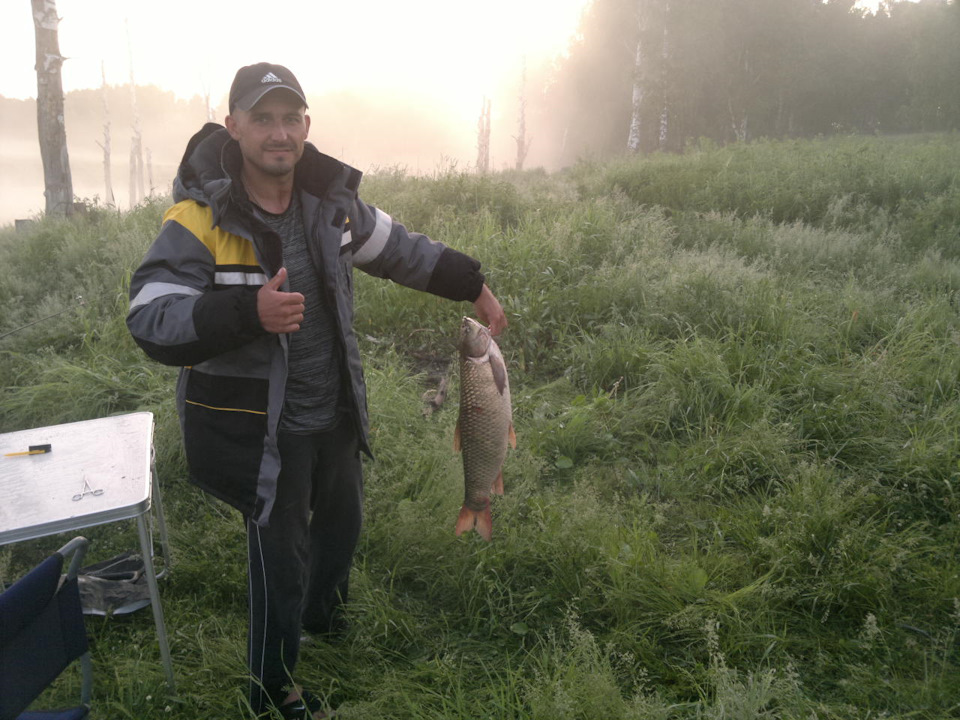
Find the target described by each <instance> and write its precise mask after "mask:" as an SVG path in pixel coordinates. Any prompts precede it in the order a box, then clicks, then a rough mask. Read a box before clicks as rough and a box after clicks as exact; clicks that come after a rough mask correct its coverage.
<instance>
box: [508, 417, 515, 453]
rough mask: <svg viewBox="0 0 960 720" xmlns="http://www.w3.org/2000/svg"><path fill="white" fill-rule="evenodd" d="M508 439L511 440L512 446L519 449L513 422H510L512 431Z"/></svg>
mask: <svg viewBox="0 0 960 720" xmlns="http://www.w3.org/2000/svg"><path fill="white" fill-rule="evenodd" d="M507 440H509V441H510V447H512V448H513V449H514V450H516V449H517V434H516V433H515V432H514V431H513V423H510V432H509V433H507Z"/></svg>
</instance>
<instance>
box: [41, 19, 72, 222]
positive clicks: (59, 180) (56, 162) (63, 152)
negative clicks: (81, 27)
mask: <svg viewBox="0 0 960 720" xmlns="http://www.w3.org/2000/svg"><path fill="white" fill-rule="evenodd" d="M30 1H31V6H32V9H33V27H34V30H35V33H36V40H37V62H36V66H35V69H36V71H37V130H38V132H39V136H40V158H41V160H42V161H43V182H44V191H43V194H44V197H45V198H46V214H47V215H61V216H67V215H72V214H73V178H72V177H71V175H70V157H69V155H68V154H67V131H66V127H65V125H64V122H63V81H62V79H61V77H60V68H61V66H62V65H63V60H64V58H63V56H62V55H61V54H60V40H59V37H58V35H57V26H58V25H59V24H60V18H59V17H57V4H56V2H55V0H30Z"/></svg>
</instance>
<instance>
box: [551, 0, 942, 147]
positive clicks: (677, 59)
mask: <svg viewBox="0 0 960 720" xmlns="http://www.w3.org/2000/svg"><path fill="white" fill-rule="evenodd" d="M958 37H960V4H958V3H957V2H956V1H955V0H921V1H920V2H905V1H903V2H884V3H882V5H881V7H880V9H879V11H878V12H876V13H871V12H869V11H866V10H863V9H858V8H857V7H856V6H855V0H826V1H823V2H821V0H594V2H593V3H592V4H591V5H590V6H589V8H588V9H587V11H586V12H585V13H584V16H583V18H582V21H581V25H580V29H579V33H578V36H577V38H576V39H575V41H574V42H573V43H572V45H571V47H570V49H569V52H568V54H567V56H566V57H565V58H564V59H563V60H562V61H561V62H560V63H558V65H557V67H556V71H555V73H554V75H553V82H552V83H551V84H550V85H549V86H548V87H547V88H546V89H545V90H544V93H543V96H542V98H541V104H540V105H541V107H540V109H541V112H543V113H544V115H545V116H549V117H552V118H563V120H564V122H562V123H560V124H559V126H557V130H556V132H557V133H558V135H557V137H554V138H552V142H554V143H556V145H557V146H558V147H560V148H561V152H562V154H563V156H564V157H563V160H564V162H565V163H569V162H573V161H575V160H576V159H578V158H580V157H583V156H585V155H600V156H606V155H611V154H617V153H622V152H624V151H625V150H626V149H628V145H629V149H632V150H636V151H640V152H651V151H656V150H662V151H669V152H676V151H681V150H683V148H684V147H685V146H686V145H687V144H688V143H690V142H691V141H692V140H699V139H701V138H708V139H709V140H711V141H714V142H717V143H728V142H735V141H749V140H752V139H757V138H764V137H765V138H791V137H812V136H817V135H826V134H833V133H846V132H861V133H906V132H943V131H949V130H955V129H957V128H958V127H960V83H958V82H957V78H958V77H960V42H958V41H957V38H958Z"/></svg>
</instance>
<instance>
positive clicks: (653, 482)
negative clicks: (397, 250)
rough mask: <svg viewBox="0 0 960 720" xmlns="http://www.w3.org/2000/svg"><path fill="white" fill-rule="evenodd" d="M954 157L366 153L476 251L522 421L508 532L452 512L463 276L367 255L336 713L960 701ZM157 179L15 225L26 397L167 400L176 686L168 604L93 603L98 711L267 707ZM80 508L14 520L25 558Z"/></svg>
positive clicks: (16, 370)
mask: <svg viewBox="0 0 960 720" xmlns="http://www.w3.org/2000/svg"><path fill="white" fill-rule="evenodd" d="M957 168H960V138H958V137H956V136H955V135H943V136H923V137H905V138H863V137H857V138H832V139H829V140H820V141H803V142H801V141H796V142H780V143H774V142H759V143H754V144H749V145H743V146H732V147H727V148H715V147H708V146H705V145H703V146H698V147H695V148H691V150H690V151H689V152H688V153H687V154H685V155H683V156H669V157H668V156H652V157H648V158H633V159H622V160H618V161H615V162H611V163H607V164H596V163H593V164H591V163H581V164H580V165H578V166H576V167H574V168H570V169H568V170H566V171H563V172H560V173H555V174H547V173H544V172H542V171H530V172H525V173H515V172H510V173H502V174H497V175H492V176H486V177H477V176H474V175H471V174H468V173H463V172H458V171H456V169H455V168H451V169H449V170H446V171H443V172H441V173H438V174H437V175H436V176H434V177H430V178H424V177H408V176H406V175H405V174H404V173H403V172H401V171H398V170H384V171H381V172H378V173H373V174H371V175H370V176H368V177H367V178H366V179H365V181H364V183H365V184H364V188H365V198H366V199H367V200H368V201H369V202H373V203H374V204H376V205H378V206H380V207H383V208H384V209H385V210H387V211H388V212H390V213H392V214H393V215H394V216H395V217H397V218H398V219H399V220H401V221H402V222H404V223H405V224H407V225H408V227H409V228H410V229H411V230H415V231H422V232H425V233H427V234H429V235H430V236H431V237H434V238H436V239H438V240H441V241H443V242H445V243H448V244H449V245H451V246H453V247H456V248H458V249H460V250H463V251H465V252H468V253H471V254H473V255H475V256H477V257H479V258H481V259H482V260H483V263H484V271H485V272H486V273H487V279H488V282H489V284H490V285H491V287H492V288H493V289H494V291H495V292H496V294H497V295H498V297H499V298H500V299H501V301H502V302H503V304H504V306H505V308H506V310H507V313H508V316H509V318H510V328H509V329H508V330H507V331H506V332H505V334H504V336H503V337H502V338H501V342H500V345H501V348H502V350H503V352H504V354H505V356H506V359H507V363H508V367H509V370H510V377H511V386H512V389H513V402H514V421H515V426H516V431H517V437H518V443H519V444H518V448H517V450H516V451H512V452H511V453H510V454H509V456H508V459H507V464H506V467H505V470H504V476H505V484H506V495H505V496H504V497H503V498H502V499H497V501H496V502H495V504H494V539H493V541H492V542H491V543H489V544H488V543H485V542H483V541H482V540H480V539H479V538H478V537H476V536H474V535H473V534H471V535H467V536H463V537H460V538H457V537H455V536H454V535H453V525H454V522H455V518H456V515H457V512H458V509H459V507H460V503H461V502H462V470H461V467H460V458H459V457H458V456H457V455H455V454H454V453H453V450H452V444H453V440H452V437H453V426H454V423H455V420H456V412H457V408H456V398H457V378H456V376H455V372H454V368H455V362H454V360H455V351H456V349H455V344H456V335H457V329H458V326H459V319H460V316H461V315H462V314H466V313H469V312H470V311H471V308H470V306H469V305H468V304H461V305H457V304H453V303H449V302H446V301H442V300H439V299H437V298H434V297H432V296H428V295H424V294H422V293H414V292H411V291H409V290H406V289H403V288H400V287H398V286H394V285H391V284H389V283H385V282H382V281H379V280H374V279H371V278H367V277H365V276H362V275H360V274H358V275H357V278H356V286H355V287H356V293H357V334H358V337H359V338H360V342H361V348H362V351H363V354H364V356H365V362H366V368H367V380H368V385H369V389H370V405H371V415H372V418H373V427H372V443H373V449H374V452H375V454H376V461H374V462H368V463H367V464H366V525H365V530H364V533H363V537H362V541H361V547H360V550H359V554H358V557H357V562H356V566H355V569H354V574H353V578H352V587H351V602H350V605H349V609H348V612H347V616H348V619H349V623H350V624H349V628H348V630H347V631H346V632H345V633H344V635H343V636H342V637H339V638H328V639H315V640H314V641H313V642H311V643H309V644H307V645H305V646H304V648H303V651H302V658H301V663H300V666H299V669H298V675H299V676H300V677H301V679H302V680H303V681H304V682H305V683H306V684H307V685H309V686H310V687H312V688H314V689H315V690H316V691H318V692H320V693H321V694H323V695H325V696H326V697H327V698H328V700H329V701H330V702H331V703H332V704H333V705H335V706H338V707H339V708H340V713H341V717H343V718H345V719H348V718H373V717H376V718H397V719H400V718H404V719H406V718H416V719H434V718H436V719H440V718H518V719H520V718H527V719H530V720H540V719H543V720H546V719H548V718H549V719H551V720H552V719H553V718H558V717H571V718H638V719H640V718H642V719H653V718H664V719H668V718H669V719H675V718H690V719H693V718H698V719H699V718H711V719H720V718H724V719H738V720H740V719H744V720H745V719H747V718H783V719H788V718H831V719H832V718H850V719H853V718H881V717H890V718H894V717H911V718H931V719H933V718H945V717H951V716H955V715H957V714H958V713H960V673H958V663H960V575H958V573H957V570H956V568H957V565H958V559H960V558H958V550H957V548H958V547H960V525H958V513H960V462H958V458H960V409H958V408H960V403H958V400H960V397H958V395H960V316H958V309H960V257H958V250H957V249H958V248H960V242H958V240H960V237H958V232H960V171H958V170H957ZM164 205H165V201H164V200H155V201H150V202H148V203H146V204H145V205H143V206H141V207H139V208H137V209H136V210H135V211H133V212H130V213H123V214H117V213H112V212H108V211H106V210H103V209H98V208H93V209H92V210H91V211H90V212H89V213H87V214H85V215H83V216H80V217H78V218H74V219H72V220H70V221H51V220H42V221H39V222H37V223H36V224H35V225H34V226H33V227H32V228H30V229H29V230H28V231H27V232H25V233H16V232H14V231H13V230H12V229H4V230H2V231H0V308H2V310H0V393H2V407H0V431H11V430H15V429H20V428H24V427H32V426H39V425H47V424H53V423H59V422H67V421H72V420H80V419H84V418H89V417H96V416H103V415H108V414H111V413H121V412H131V411H137V410H148V411H151V412H153V413H154V414H155V416H156V423H157V425H156V439H155V444H156V448H157V452H158V469H159V474H160V480H161V485H162V493H163V500H164V503H165V508H166V512H167V521H168V525H169V527H170V531H171V538H172V545H173V553H174V567H173V569H172V572H171V574H170V576H169V578H168V579H167V580H165V581H163V582H162V584H161V585H162V587H161V592H162V595H163V603H164V611H165V614H166V620H167V626H168V631H169V634H170V638H171V646H172V652H173V657H174V664H175V672H176V675H177V681H178V693H177V694H176V695H175V696H170V695H168V694H167V692H166V689H165V683H164V678H163V674H162V671H161V667H160V663H159V659H158V653H157V649H156V638H155V632H154V629H153V622H152V618H151V617H150V616H149V613H147V614H143V613H138V614H134V615H132V616H128V617H124V618H90V619H89V624H88V627H89V632H90V635H91V637H92V639H93V653H94V665H95V668H96V692H95V696H94V706H95V713H96V715H97V716H99V717H110V718H113V717H118V718H121V717H130V718H138V719H149V718H171V719H176V718H183V719H184V720H186V719H188V718H189V719H190V720H194V719H195V718H198V717H206V718H221V717H222V718H227V717H229V718H246V717H251V714H250V712H249V709H247V708H246V707H245V701H244V690H245V687H246V681H245V667H244V653H245V642H246V640H245V638H246V596H245V588H246V582H245V556H246V555H245V537H244V530H243V524H242V522H241V521H240V518H239V517H238V516H237V514H236V513H235V512H234V511H232V510H230V509H229V508H226V507H225V506H224V505H222V504H221V503H219V502H217V501H215V500H212V499H210V498H209V497H207V496H205V495H203V494H202V493H200V492H199V491H198V490H196V489H194V488H193V487H192V486H190V485H189V483H188V482H187V481H186V480H185V474H186V468H185V465H184V461H183V456H182V452H181V450H180V442H179V434H178V433H179V429H178V424H177V420H176V416H175V412H174V408H173V382H174V377H175V370H174V369H171V368H164V367H161V366H159V365H156V364H155V363H152V362H150V361H148V360H147V359H146V358H145V357H144V356H143V355H142V353H140V351H139V350H138V349H137V348H136V347H135V345H134V344H133V342H132V341H131V340H130V338H129V336H128V334H127V332H126V328H125V325H124V321H123V317H124V314H125V311H126V303H127V299H126V296H127V286H128V279H129V275H130V273H131V271H132V269H133V268H134V267H135V266H136V264H137V263H138V262H139V259H140V257H141V256H142V254H143V252H144V251H145V250H146V247H147V245H148V244H149V242H150V241H151V240H152V238H153V236H154V235H155V233H156V230H157V228H158V224H159V221H160V217H161V213H162V210H163V207H164ZM77 297H82V298H83V303H82V304H81V303H80V302H79V301H78V300H77V299H76V298H77ZM444 375H446V376H448V377H449V379H450V382H451V392H450V397H449V399H448V401H447V402H446V403H445V404H444V405H443V406H442V407H441V408H440V409H439V411H437V412H434V413H432V414H425V413H424V412H423V410H424V393H428V392H429V391H431V390H433V389H435V388H436V386H437V384H438V383H439V381H440V379H441V377H443V376H444ZM0 501H2V499H0ZM86 534H87V535H88V536H89V537H91V539H92V540H93V544H92V550H91V553H92V556H91V561H95V560H99V559H105V558H107V557H110V556H112V555H114V554H116V553H118V552H120V551H122V550H125V549H130V548H134V547H136V543H137V540H136V535H135V532H134V530H133V528H127V527H125V526H124V525H123V524H112V525H107V526H102V527H97V528H90V529H89V531H88V532H87V533H86ZM63 540H64V538H63V537H53V538H45V539H42V540H37V541H32V542H26V543H19V544H15V545H12V546H6V547H4V548H0V579H2V580H4V581H9V580H12V579H14V578H15V577H17V576H19V575H20V574H21V573H22V572H24V571H25V570H26V569H27V568H28V567H30V566H31V565H32V564H33V563H35V562H37V561H39V559H41V558H42V557H43V555H44V554H45V553H46V552H48V551H49V550H51V549H53V548H55V547H58V546H59V545H60V544H61V543H62V541H63ZM78 683H79V678H78V677H74V676H68V677H66V678H65V679H64V680H63V681H62V682H60V683H59V684H58V685H57V686H56V688H54V689H53V690H52V691H51V692H50V693H49V694H48V696H47V697H46V698H45V700H46V701H47V702H48V703H56V702H57V701H59V700H61V699H69V698H71V697H73V695H74V693H75V691H76V687H77V684H78Z"/></svg>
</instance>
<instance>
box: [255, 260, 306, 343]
mask: <svg viewBox="0 0 960 720" xmlns="http://www.w3.org/2000/svg"><path fill="white" fill-rule="evenodd" d="M286 281H287V269H286V268H280V270H279V271H278V272H277V274H276V275H274V276H273V277H272V278H271V279H270V281H269V282H268V283H267V284H266V285H264V286H263V287H261V288H260V289H259V290H258V291H257V315H259V316H260V324H261V325H262V326H263V329H264V330H266V331H267V332H270V333H274V334H280V333H289V332H296V331H297V330H299V329H300V323H301V322H303V295H301V294H300V293H297V292H294V293H290V292H284V291H283V290H281V289H280V288H282V287H283V283H285V282H286Z"/></svg>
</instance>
